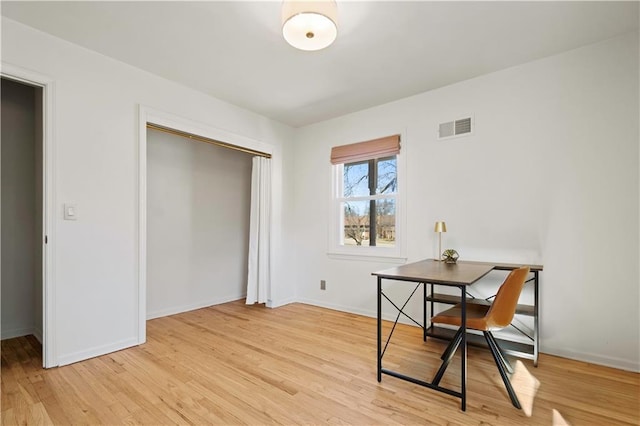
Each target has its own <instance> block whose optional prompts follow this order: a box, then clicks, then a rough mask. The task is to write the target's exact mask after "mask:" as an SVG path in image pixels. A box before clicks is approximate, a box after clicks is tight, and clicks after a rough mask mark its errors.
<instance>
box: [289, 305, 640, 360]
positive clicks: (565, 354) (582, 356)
mask: <svg viewBox="0 0 640 426" xmlns="http://www.w3.org/2000/svg"><path fill="white" fill-rule="evenodd" d="M297 302H299V303H305V304H307V305H313V306H318V307H321V308H327V309H333V310H336V311H342V312H348V313H351V314H357V315H363V316H366V317H372V318H377V316H378V313H377V312H374V311H370V310H366V309H354V308H353V307H351V306H344V305H338V304H334V303H326V302H325V301H321V300H314V299H305V298H299V299H298V300H297ZM382 319H384V320H387V321H395V315H389V314H384V313H383V314H382ZM418 319H419V318H418ZM398 322H399V323H401V324H408V325H415V324H414V323H413V322H411V321H410V320H408V319H406V318H405V317H403V316H402V315H401V316H400V319H399V320H398ZM540 346H541V349H540V352H541V353H545V354H549V355H555V356H559V357H562V358H568V359H573V360H576V361H583V362H589V363H592V364H597V365H602V366H605V367H612V368H618V369H621V370H627V371H633V372H640V365H638V364H637V363H634V362H633V361H631V360H628V359H623V358H616V357H608V356H602V355H597V354H591V353H585V352H579V351H572V350H567V349H558V348H550V347H548V346H544V348H543V347H542V346H543V342H542V341H541V342H540Z"/></svg>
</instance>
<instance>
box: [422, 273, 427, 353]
mask: <svg viewBox="0 0 640 426" xmlns="http://www.w3.org/2000/svg"><path fill="white" fill-rule="evenodd" d="M422 296H423V297H422V299H423V300H422V340H424V341H425V342H426V341H427V283H422Z"/></svg>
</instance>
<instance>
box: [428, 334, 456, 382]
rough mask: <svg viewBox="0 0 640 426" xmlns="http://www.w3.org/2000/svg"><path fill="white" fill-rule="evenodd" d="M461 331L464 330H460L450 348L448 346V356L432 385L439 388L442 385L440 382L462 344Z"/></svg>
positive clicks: (446, 351)
mask: <svg viewBox="0 0 640 426" xmlns="http://www.w3.org/2000/svg"><path fill="white" fill-rule="evenodd" d="M461 330H462V329H460V332H459V333H456V335H455V336H454V338H453V340H452V341H451V343H450V344H449V346H447V349H446V350H445V353H446V355H447V356H446V357H445V358H444V359H443V361H442V364H441V365H440V368H439V369H438V372H437V373H436V375H435V376H434V377H433V381H432V382H431V384H432V385H435V386H438V384H440V380H442V376H444V372H445V371H447V367H448V366H449V364H450V363H451V360H452V359H453V356H454V355H455V353H456V351H457V350H458V346H460V343H461V342H462V331H461ZM443 356H444V354H443Z"/></svg>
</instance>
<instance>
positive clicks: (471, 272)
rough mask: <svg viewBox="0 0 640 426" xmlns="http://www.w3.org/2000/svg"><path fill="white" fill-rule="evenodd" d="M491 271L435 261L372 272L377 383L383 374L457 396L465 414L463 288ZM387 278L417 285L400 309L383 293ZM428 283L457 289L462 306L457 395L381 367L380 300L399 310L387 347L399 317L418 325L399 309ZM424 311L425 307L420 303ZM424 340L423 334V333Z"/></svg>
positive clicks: (465, 369)
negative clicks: (375, 296) (374, 278)
mask: <svg viewBox="0 0 640 426" xmlns="http://www.w3.org/2000/svg"><path fill="white" fill-rule="evenodd" d="M492 270H493V265H490V264H468V263H460V264H454V265H449V264H446V263H444V262H438V261H434V260H430V259H429V260H422V261H420V262H415V263H409V264H406V265H402V266H397V267H395V268H391V269H386V270H384V271H379V272H374V273H373V274H372V275H374V276H377V278H378V382H381V381H382V374H383V373H384V374H388V375H390V376H394V377H397V378H399V379H402V380H407V381H409V382H412V383H415V384H418V385H421V386H425V387H428V388H431V389H434V390H437V391H439V392H444V393H446V394H449V395H453V396H456V397H458V398H460V399H461V409H462V411H465V410H466V409H467V333H466V322H467V303H466V300H467V298H466V297H465V296H466V287H467V286H468V285H471V284H473V283H474V282H476V281H478V280H479V279H480V278H482V277H484V276H485V275H487V274H488V273H489V272H491V271H492ZM383 279H389V280H394V281H408V282H414V283H416V288H415V289H414V290H413V292H412V293H411V295H410V296H409V298H408V299H407V301H406V302H405V303H404V305H403V306H402V307H398V306H397V305H396V304H395V303H394V302H393V301H391V300H390V299H389V298H388V297H387V296H386V295H385V294H384V292H383V290H382V280H383ZM427 283H433V284H438V285H446V286H450V287H457V288H458V289H459V290H460V302H461V304H462V343H461V345H460V347H461V350H462V354H461V355H462V356H461V366H460V370H461V374H460V392H457V391H454V390H451V389H447V388H443V387H442V386H440V385H439V384H437V385H436V384H433V383H429V382H425V381H423V380H420V379H416V378H414V377H409V376H406V375H404V374H401V373H397V372H395V371H391V370H387V369H385V368H383V367H382V357H383V356H384V351H383V349H382V297H384V298H385V299H387V300H388V301H389V302H390V303H391V304H393V306H395V307H396V308H397V309H398V316H397V317H396V321H395V323H394V325H393V329H392V330H391V334H390V335H389V338H388V339H387V345H388V344H389V341H390V340H391V335H393V331H394V329H395V326H396V324H397V323H398V319H399V318H400V314H401V313H402V314H404V315H405V316H407V318H410V319H411V320H412V321H413V322H415V323H416V324H418V325H420V324H419V323H418V322H416V321H415V320H414V319H413V318H411V317H410V316H408V315H406V314H405V313H404V312H403V311H402V310H403V309H404V307H405V306H406V305H407V303H408V302H409V300H410V299H411V297H412V296H413V294H414V293H415V291H416V290H417V289H418V287H420V285H421V284H422V285H423V286H426V284H427ZM423 289H424V294H425V295H426V287H423ZM423 308H424V304H423ZM426 315H427V314H426V309H423V323H422V325H421V327H422V328H423V330H425V333H426V324H427V319H426ZM424 336H425V338H426V334H424ZM386 348H387V346H386V345H385V348H384V350H386Z"/></svg>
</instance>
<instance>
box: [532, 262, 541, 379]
mask: <svg viewBox="0 0 640 426" xmlns="http://www.w3.org/2000/svg"><path fill="white" fill-rule="evenodd" d="M539 278H540V276H539V273H538V271H533V366H534V367H537V366H538V353H539V352H538V351H539V349H540V346H539V345H540V333H539V331H538V330H539V324H538V310H539V309H540V308H539V306H540V302H539V300H538V279H539Z"/></svg>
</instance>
